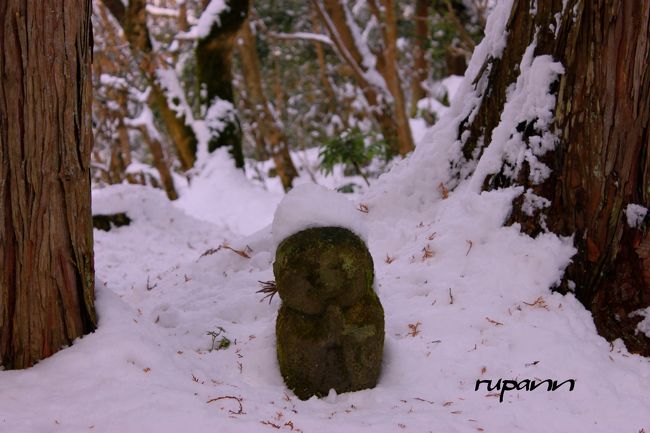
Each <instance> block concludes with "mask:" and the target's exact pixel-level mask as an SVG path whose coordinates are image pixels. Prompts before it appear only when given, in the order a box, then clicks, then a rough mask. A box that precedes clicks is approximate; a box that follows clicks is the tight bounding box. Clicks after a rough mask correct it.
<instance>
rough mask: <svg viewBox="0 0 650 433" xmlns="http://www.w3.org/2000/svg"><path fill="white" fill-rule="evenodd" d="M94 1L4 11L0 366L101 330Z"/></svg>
mask: <svg viewBox="0 0 650 433" xmlns="http://www.w3.org/2000/svg"><path fill="white" fill-rule="evenodd" d="M90 14H91V2H90V0H67V1H63V0H51V1H49V2H48V6H47V7H43V6H42V5H41V4H40V3H39V2H25V1H20V0H4V1H2V2H0V29H2V30H0V72H1V74H2V80H0V246H1V247H0V361H1V363H2V365H3V366H4V367H5V368H25V367H29V366H31V365H33V364H34V363H35V362H37V361H38V360H40V359H42V358H44V357H47V356H49V355H51V354H53V353H54V352H56V351H57V350H59V349H60V348H62V347H63V346H65V345H69V344H71V343H72V341H73V340H74V339H75V338H77V337H79V336H81V335H83V334H85V333H87V332H90V331H92V330H93V329H94V328H95V311H94V284H95V282H94V265H93V232H92V215H91V209H90V168H89V165H90V153H91V148H92V130H91V115H90V104H91V97H92V95H91V78H90V75H91V57H92V27H91V21H90Z"/></svg>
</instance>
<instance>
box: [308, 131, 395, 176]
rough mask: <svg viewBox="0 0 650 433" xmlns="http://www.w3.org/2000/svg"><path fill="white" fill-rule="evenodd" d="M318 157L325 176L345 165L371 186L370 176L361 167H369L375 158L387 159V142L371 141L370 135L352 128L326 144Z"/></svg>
mask: <svg viewBox="0 0 650 433" xmlns="http://www.w3.org/2000/svg"><path fill="white" fill-rule="evenodd" d="M368 142H370V143H368ZM318 155H319V156H320V158H321V162H320V166H321V170H322V171H323V172H324V173H325V174H331V173H332V171H333V170H334V166H335V165H336V164H344V165H346V166H351V167H352V168H354V171H355V173H356V174H358V175H359V176H361V177H363V180H365V181H366V184H367V185H370V182H368V176H367V175H366V173H365V172H364V171H363V170H362V168H361V167H364V166H366V165H368V164H369V163H370V162H371V161H372V159H373V158H375V157H382V158H384V159H385V158H386V142H385V141H384V140H372V141H371V137H370V136H369V135H368V134H366V133H364V132H362V131H361V130H360V129H359V128H352V129H349V130H347V131H344V132H343V133H342V134H341V135H340V136H338V137H335V138H333V139H331V140H329V141H327V142H325V144H324V145H323V146H322V147H321V150H320V152H319V154H318Z"/></svg>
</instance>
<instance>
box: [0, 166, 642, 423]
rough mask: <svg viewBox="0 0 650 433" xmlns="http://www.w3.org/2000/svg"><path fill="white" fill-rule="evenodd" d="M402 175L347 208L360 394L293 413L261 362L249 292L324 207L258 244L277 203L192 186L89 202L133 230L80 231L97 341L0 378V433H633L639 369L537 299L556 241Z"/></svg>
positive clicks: (555, 255)
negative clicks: (379, 347)
mask: <svg viewBox="0 0 650 433" xmlns="http://www.w3.org/2000/svg"><path fill="white" fill-rule="evenodd" d="M215 165H216V166H218V161H217V162H215ZM404 172H405V171H404V170H402V171H400V170H396V172H395V173H394V174H389V175H387V176H385V177H384V178H382V179H381V180H380V181H379V182H377V183H376V185H377V186H376V187H374V188H371V190H370V191H369V192H368V193H366V194H365V195H364V196H362V197H360V200H358V201H357V203H351V204H350V205H349V206H348V212H347V214H349V213H350V210H349V209H352V210H353V211H354V210H355V208H356V207H357V206H358V207H359V209H361V210H358V211H357V212H358V215H357V216H356V220H355V222H354V224H356V225H354V224H353V227H356V230H357V231H361V230H365V231H366V234H365V235H366V236H367V238H368V242H369V247H370V250H371V252H372V255H373V258H374V262H375V267H376V290H377V292H378V294H379V296H380V299H381V301H382V303H383V306H384V309H385V313H386V344H385V353H384V362H383V371H382V374H381V377H380V380H379V384H378V385H377V387H376V388H374V389H370V390H365V391H359V392H355V393H348V394H342V395H335V394H333V393H332V394H331V395H330V396H328V397H327V398H324V399H321V400H319V399H316V398H312V399H311V400H308V401H300V400H298V399H297V398H296V397H295V396H294V395H293V394H292V393H291V392H290V391H289V390H287V389H286V387H285V386H284V384H283V381H282V378H281V376H280V373H279V370H278V365H277V361H276V356H275V334H274V323H275V316H276V312H277V309H278V307H279V302H280V301H279V300H278V299H277V297H276V298H274V299H273V300H272V302H271V303H270V304H269V303H268V302H266V301H264V302H260V299H261V295H260V294H257V293H255V292H256V291H257V290H258V289H259V288H260V285H259V283H258V281H267V280H271V279H273V274H272V269H271V265H272V262H273V256H274V250H275V246H276V244H277V240H278V239H277V237H278V233H280V234H282V233H288V232H287V231H286V230H289V231H290V230H291V227H292V226H291V224H304V223H305V222H304V221H303V222H302V223H300V222H299V221H300V219H301V218H300V216H301V215H309V218H307V220H314V221H318V218H319V215H322V214H323V213H325V214H327V215H325V217H324V218H330V219H329V220H326V221H332V218H334V219H336V212H334V213H333V212H332V208H333V207H335V206H336V205H333V204H332V203H331V202H328V200H327V199H323V197H322V196H321V194H322V193H319V192H318V191H315V190H314V189H313V188H311V189H310V188H307V187H304V186H303V187H298V188H296V192H294V193H292V194H291V195H289V196H287V199H286V200H285V202H284V203H283V204H281V206H280V211H278V212H277V215H276V216H277V220H276V221H275V224H274V225H273V226H270V225H268V224H267V223H268V222H271V221H272V219H273V216H274V213H275V205H276V203H277V202H278V201H279V200H280V198H281V197H279V196H278V195H277V194H276V193H272V192H268V191H264V190H262V189H261V188H259V187H254V186H251V185H250V184H248V183H247V182H246V180H245V179H243V176H241V177H238V176H239V174H238V172H235V171H233V172H230V173H231V175H232V176H231V178H230V182H229V183H228V184H227V186H226V187H225V189H226V190H228V191H229V194H231V195H230V196H226V195H223V194H225V193H224V192H223V191H221V190H220V189H219V188H220V187H219V186H217V185H215V186H214V188H215V189H211V188H209V182H208V180H209V179H208V178H209V177H210V176H209V175H207V174H206V178H205V179H203V181H205V182H206V183H205V184H203V183H201V182H199V181H197V182H195V183H194V184H193V188H196V189H197V191H202V192H201V193H199V192H197V191H194V192H193V193H192V194H194V195H195V196H194V198H193V199H192V200H187V199H186V200H181V201H180V202H179V204H178V206H175V205H173V204H171V203H169V202H168V201H167V200H166V199H165V197H164V195H163V193H162V192H160V191H155V190H152V189H149V188H145V187H139V186H128V185H122V186H114V187H111V188H105V189H102V190H98V191H95V194H94V197H93V199H94V204H93V206H94V209H95V211H96V212H118V211H127V212H128V214H129V215H130V216H131V217H132V218H133V222H132V223H131V225H130V226H125V227H120V228H115V229H113V230H111V231H110V232H102V231H95V242H96V247H95V250H96V270H97V279H98V285H97V311H98V315H99V328H98V330H97V331H96V332H94V333H93V334H91V335H88V336H86V337H84V338H82V339H79V340H78V341H76V342H75V344H74V345H73V346H72V347H70V348H67V349H65V350H63V351H61V352H59V353H57V354H56V355H54V356H53V357H51V358H49V359H46V360H44V361H42V362H40V363H39V364H37V365H36V366H35V367H33V368H30V369H28V370H25V371H4V372H1V373H0V384H1V386H0V431H1V432H7V433H9V432H11V433H17V432H81V431H92V432H179V431H192V432H208V431H219V432H264V431H276V430H277V431H292V430H293V431H302V432H305V433H306V432H326V431H342V432H366V431H367V432H369V431H372V432H375V433H376V432H396V431H405V432H408V431H412V432H428V431H434V432H477V431H479V432H480V431H485V432H540V433H542V432H572V433H573V432H589V433H595V432H602V433H611V432H631V433H638V432H639V431H641V430H642V429H644V428H645V429H646V431H648V430H650V397H649V394H648V392H647V390H648V388H650V363H649V362H648V359H645V358H642V357H639V356H636V355H631V354H629V353H628V352H627V351H626V350H625V348H624V347H623V346H622V344H620V343H616V344H614V345H613V346H611V345H610V344H609V343H608V342H606V341H605V340H604V339H602V338H601V337H599V336H598V335H597V334H596V330H595V328H594V325H593V322H592V320H591V316H590V314H589V313H588V312H587V311H586V310H585V309H584V308H583V307H582V306H581V305H580V304H579V303H578V302H577V301H576V299H575V298H574V297H573V296H570V295H569V296H561V295H559V294H554V293H552V292H551V291H550V290H549V287H551V286H552V285H553V284H554V283H555V282H557V281H558V279H559V278H560V277H561V275H562V270H563V268H564V267H565V266H566V264H567V263H568V260H569V258H570V256H571V255H572V253H573V248H572V246H571V242H570V241H569V240H566V239H560V238H558V237H556V236H555V235H552V234H544V235H541V236H539V237H538V238H537V239H531V238H529V237H527V236H525V235H522V234H521V233H520V232H519V230H518V228H517V227H516V226H515V227H502V224H503V222H504V219H505V218H506V216H507V214H508V212H509V209H510V202H511V199H512V198H513V196H514V194H515V193H516V191H514V190H504V191H496V192H489V193H482V194H475V193H471V192H463V191H459V192H455V193H450V194H449V197H448V198H446V199H445V198H443V196H442V194H441V193H440V191H438V189H437V188H436V187H435V185H431V187H430V188H429V189H428V190H423V189H421V188H420V189H418V188H414V186H413V185H408V184H407V183H405V182H406V180H407V179H402V178H400V177H399V173H404ZM214 173H215V174H214V176H220V177H224V176H227V175H224V172H223V171H219V170H215V171H214ZM222 181H225V180H224V179H222ZM185 193H186V194H189V192H188V191H186V192H185ZM192 194H189V195H190V196H191V195H192ZM238 194H239V195H240V197H241V198H242V199H241V200H236V197H237V195H238ZM396 194H398V195H399V196H400V197H401V200H400V201H397V200H395V197H396ZM201 195H203V202H202V203H201V201H200V200H199V196H201ZM224 197H225V198H224ZM227 197H231V199H228V198H227ZM232 197H235V198H232ZM343 200H344V199H343ZM361 205H363V206H361ZM339 207H340V208H341V209H342V208H343V207H344V206H339ZM183 208H184V209H185V210H183ZM292 209H293V210H295V212H291V210H292ZM366 209H367V212H364V211H365V210H366ZM186 211H187V212H186ZM191 213H196V214H198V216H199V217H201V219H198V218H196V217H193V216H190V214H191ZM340 215H341V217H340V224H342V225H348V226H349V225H351V224H352V223H350V221H351V220H352V218H351V217H350V216H349V215H348V216H344V215H346V214H345V213H341V214H340ZM303 220H304V218H303ZM210 221H211V222H210ZM254 221H259V222H260V224H257V225H256V224H255V223H254ZM290 221H294V223H291V222H290ZM296 221H298V222H296ZM256 226H257V227H260V228H261V229H260V230H259V231H257V232H255V233H252V234H250V235H249V236H247V237H246V236H242V235H241V234H240V233H241V232H249V233H250V232H251V230H253V229H254V228H256ZM271 227H274V229H272V228H271ZM278 227H280V228H278ZM273 230H275V231H276V233H273ZM282 230H284V232H282ZM220 247H221V248H220ZM238 252H239V253H238ZM246 256H248V257H246ZM222 328H223V329H224V330H225V334H223V335H224V336H225V337H227V338H228V339H230V340H231V342H232V344H231V345H230V347H228V348H226V349H221V350H212V351H211V348H212V343H213V342H212V337H211V336H210V335H208V334H207V333H208V332H212V331H216V332H218V331H219V330H220V329H222ZM220 338H221V336H219V337H217V340H216V341H217V342H218V341H219V340H220ZM499 378H502V379H514V380H518V381H521V380H525V379H530V380H537V381H539V380H544V379H554V380H558V381H559V382H561V381H564V380H567V379H575V380H576V382H575V388H574V389H573V391H569V389H568V386H567V385H565V386H563V387H561V388H559V389H558V390H556V391H554V392H548V391H546V388H545V386H542V387H541V388H538V389H536V390H535V391H525V390H520V391H509V392H506V393H505V394H504V398H503V402H502V403H500V402H499V392H497V391H493V392H488V391H487V390H486V389H485V385H482V388H481V389H480V390H479V391H478V392H477V391H475V383H476V381H477V380H483V379H494V380H495V381H496V380H497V379H499Z"/></svg>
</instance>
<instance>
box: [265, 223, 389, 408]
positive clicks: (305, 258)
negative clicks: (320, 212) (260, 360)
mask: <svg viewBox="0 0 650 433" xmlns="http://www.w3.org/2000/svg"><path fill="white" fill-rule="evenodd" d="M273 271H274V274H275V278H276V284H277V288H278V293H279V295H280V298H281V299H282V307H281V308H280V311H279V313H278V319H277V323H276V335H277V350H278V361H279V364H280V370H281V373H282V376H283V377H284V380H285V383H286V384H287V386H288V387H289V388H291V389H292V390H293V391H294V393H295V394H296V395H297V396H298V397H299V398H301V399H307V398H309V397H311V396H312V395H316V396H323V395H327V393H328V392H329V390H330V389H331V388H334V389H335V390H336V391H337V392H338V393H341V392H348V391H356V390H360V389H365V388H371V387H374V386H375V385H376V383H377V379H378V377H379V373H380V368H381V359H382V353H383V346H384V311H383V308H382V306H381V303H380V302H379V298H378V297H377V295H376V294H375V292H374V290H373V288H372V284H373V279H374V269H373V262H372V257H371V256H370V253H369V252H368V249H367V248H366V246H365V244H364V243H363V241H362V240H361V239H360V238H359V237H358V236H356V235H355V234H354V233H352V232H351V231H350V230H347V229H344V228H340V227H318V228H311V229H307V230H304V231H301V232H299V233H296V234H294V235H292V236H290V237H288V238H287V239H285V240H284V241H283V242H282V243H281V244H280V246H279V247H278V250H277V252H276V260H275V263H274V265H273Z"/></svg>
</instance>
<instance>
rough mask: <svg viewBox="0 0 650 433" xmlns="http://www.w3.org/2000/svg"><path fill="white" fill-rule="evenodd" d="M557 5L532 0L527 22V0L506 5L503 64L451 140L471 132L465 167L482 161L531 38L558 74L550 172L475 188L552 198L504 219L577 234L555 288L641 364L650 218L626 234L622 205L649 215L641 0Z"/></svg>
mask: <svg viewBox="0 0 650 433" xmlns="http://www.w3.org/2000/svg"><path fill="white" fill-rule="evenodd" d="M562 3H563V2H562V1H561V0H553V1H548V2H536V6H537V10H536V13H535V14H534V15H533V14H531V13H530V11H531V10H532V5H531V2H530V1H528V0H514V2H513V8H512V13H511V15H510V18H509V21H508V24H507V29H508V32H509V33H508V38H507V43H506V48H505V50H504V52H503V55H502V56H501V58H500V59H491V60H488V62H486V65H485V66H486V67H485V68H484V69H483V71H482V73H483V74H484V75H488V87H487V88H488V89H489V93H488V94H487V95H485V96H484V99H483V102H482V105H481V106H480V108H479V109H478V111H477V113H476V116H475V117H474V118H473V119H472V120H469V119H468V121H467V122H466V123H465V124H464V125H462V127H461V130H460V131H459V138H460V136H461V134H462V133H463V132H464V131H469V135H468V137H469V138H468V139H467V141H466V142H465V145H464V155H465V157H466V158H467V159H468V160H470V159H472V158H474V157H476V155H477V154H480V152H481V151H482V149H481V143H488V142H489V137H490V136H491V134H492V131H493V130H494V128H495V126H496V125H497V124H498V122H499V119H500V113H501V112H502V109H503V106H504V103H505V102H506V99H507V89H508V86H509V85H510V84H512V83H513V82H514V80H515V79H516V78H517V75H518V73H519V70H518V68H517V66H518V64H519V62H520V61H521V59H522V55H523V53H524V51H525V50H526V48H527V47H528V46H529V44H530V43H531V42H532V41H533V40H536V46H535V51H534V54H535V55H551V56H552V57H553V58H554V59H555V60H558V61H560V62H561V63H562V64H563V66H564V68H565V73H564V74H563V75H561V77H560V79H559V81H556V82H555V83H554V84H553V85H552V86H551V89H550V91H551V92H553V93H555V94H556V96H557V99H556V106H555V121H554V125H553V130H554V132H555V134H556V135H557V137H558V144H557V147H556V149H555V151H553V152H550V153H547V154H546V155H544V157H543V162H544V163H545V164H547V165H548V166H549V167H550V168H551V169H552V173H551V175H550V176H549V177H548V178H547V179H546V180H545V181H544V182H542V183H541V184H535V183H534V182H531V181H530V180H529V177H528V172H527V169H529V168H527V169H525V170H523V171H522V172H521V173H520V174H519V176H518V178H517V179H514V180H513V179H509V178H508V177H507V176H504V175H503V172H502V173H500V174H497V175H495V176H492V177H489V178H487V179H486V180H485V184H484V187H485V188H486V189H489V188H495V187H500V186H506V185H510V184H513V183H515V184H520V185H523V186H524V187H526V188H530V189H531V190H532V192H534V193H535V194H537V195H539V196H542V197H545V198H547V199H549V200H550V201H551V204H550V206H549V207H547V208H546V209H544V210H543V211H541V212H540V213H538V214H536V215H535V216H534V217H530V216H528V215H527V214H526V213H525V212H523V210H522V206H521V205H522V202H523V199H521V200H519V201H518V202H517V203H515V210H514V212H513V214H512V216H511V222H519V223H521V224H522V227H523V229H524V230H525V231H526V232H527V233H529V234H533V235H534V234H536V233H539V232H540V231H541V230H542V229H543V227H544V224H547V226H548V228H549V229H550V230H551V231H553V232H555V233H558V234H562V235H567V236H569V235H574V242H575V246H576V248H577V250H578V253H577V254H576V256H575V257H574V258H573V262H572V264H571V265H570V266H569V268H568V269H567V271H566V274H565V279H564V283H563V285H562V286H561V287H560V290H563V291H566V290H575V293H576V296H577V297H578V299H580V300H581V301H582V302H583V303H584V304H585V306H586V307H587V308H589V309H590V310H591V312H592V314H593V317H594V321H595V323H596V326H597V328H598V330H599V332H600V333H601V334H602V335H603V336H605V337H606V338H607V339H609V340H613V339H615V338H619V337H620V338H622V339H623V341H624V342H625V343H626V345H627V347H628V349H629V350H631V351H634V352H638V353H642V354H644V355H646V356H647V355H650V339H649V338H648V337H647V336H645V335H644V334H643V333H640V332H636V325H637V323H638V322H639V321H640V320H641V319H642V317H640V316H638V315H634V314H631V313H633V312H634V311H636V310H639V309H643V308H646V307H648V305H650V236H649V235H648V233H649V231H648V225H647V221H648V218H647V217H646V219H645V222H644V223H643V224H642V225H641V226H640V227H638V228H633V227H629V226H628V224H627V220H626V213H625V208H626V206H627V205H628V204H630V203H634V204H640V205H642V206H645V207H649V206H650V153H649V152H648V150H649V149H648V143H649V140H650V72H648V62H649V60H650V0H639V1H638V2H629V1H614V0H569V1H568V2H567V5H566V6H565V7H564V8H563V5H562ZM556 14H559V15H558V17H559V20H558V21H556ZM558 25H559V28H558ZM479 78H480V77H477V81H478V79H479ZM517 129H518V131H519V132H520V133H522V134H523V136H524V139H525V140H528V141H530V140H531V138H532V137H535V136H536V135H538V134H539V131H537V130H536V128H535V125H534V122H530V123H528V124H525V125H518V128H517ZM513 133H515V131H513ZM473 152H478V153H474V154H473ZM525 168H526V167H525Z"/></svg>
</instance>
